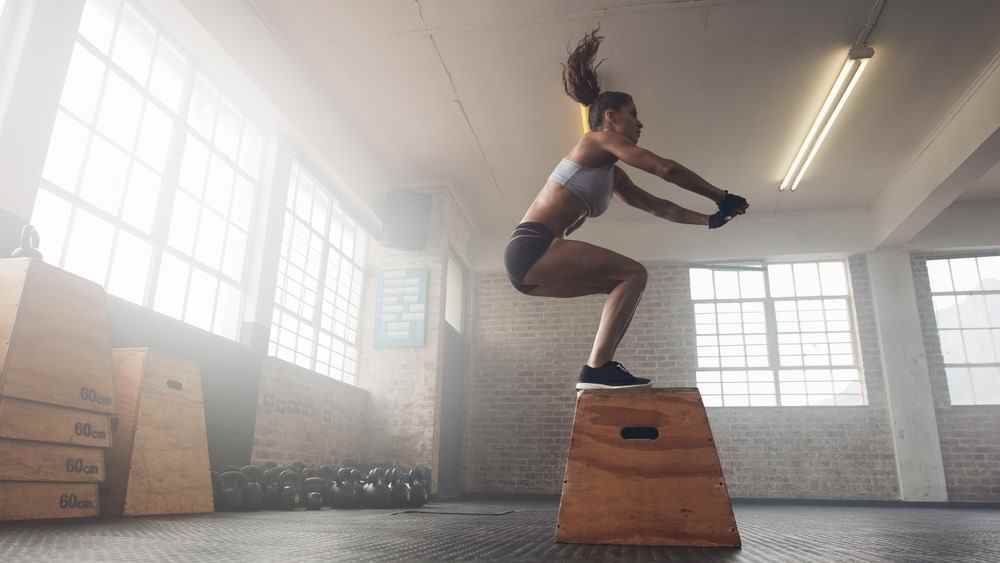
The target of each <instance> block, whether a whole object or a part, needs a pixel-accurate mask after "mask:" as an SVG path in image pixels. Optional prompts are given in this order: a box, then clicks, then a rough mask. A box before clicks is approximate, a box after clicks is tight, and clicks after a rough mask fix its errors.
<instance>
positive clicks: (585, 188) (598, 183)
mask: <svg viewBox="0 0 1000 563" xmlns="http://www.w3.org/2000/svg"><path fill="white" fill-rule="evenodd" d="M549 178H550V179H552V180H555V181H556V182H559V183H560V184H562V185H563V186H566V189H567V190H569V191H570V193H572V194H573V195H575V196H577V197H579V198H580V199H581V200H583V203H584V204H586V206H587V215H588V216H590V217H597V216H599V215H601V214H602V213H604V212H605V211H607V209H608V204H610V203H611V193H612V191H613V190H614V185H615V165H614V164H609V165H607V166H603V167H601V168H584V167H582V166H580V165H579V164H578V163H576V162H574V161H572V160H569V159H567V158H564V159H562V161H560V162H559V164H557V165H556V169H555V170H553V171H552V174H550V175H549Z"/></svg>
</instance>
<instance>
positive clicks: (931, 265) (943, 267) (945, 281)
mask: <svg viewBox="0 0 1000 563" xmlns="http://www.w3.org/2000/svg"><path fill="white" fill-rule="evenodd" d="M927 277H928V278H929V279H930V283H931V291H934V292H939V291H953V289H954V288H953V286H952V283H951V268H949V267H948V261H947V260H928V261H927Z"/></svg>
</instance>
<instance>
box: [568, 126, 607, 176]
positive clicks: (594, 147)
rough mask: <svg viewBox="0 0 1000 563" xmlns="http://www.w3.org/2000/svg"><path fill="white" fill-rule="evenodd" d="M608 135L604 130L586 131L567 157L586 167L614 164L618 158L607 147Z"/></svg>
mask: <svg viewBox="0 0 1000 563" xmlns="http://www.w3.org/2000/svg"><path fill="white" fill-rule="evenodd" d="M606 136H607V133H606V132H604V131H588V132H586V133H584V135H583V137H580V140H579V141H578V142H577V143H576V146H574V147H573V150H571V151H570V152H569V155H567V156H566V158H567V159H569V160H572V161H574V162H577V163H579V165H580V166H582V167H584V168H604V167H606V166H610V165H612V164H614V163H615V162H616V161H617V160H618V159H616V158H615V157H614V155H612V154H611V153H610V152H608V150H607V149H606V148H605V143H606V138H607V137H606Z"/></svg>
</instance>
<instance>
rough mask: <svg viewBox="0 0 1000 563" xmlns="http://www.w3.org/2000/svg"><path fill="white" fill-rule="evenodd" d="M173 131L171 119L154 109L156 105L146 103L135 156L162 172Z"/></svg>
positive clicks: (156, 108) (159, 110)
mask: <svg viewBox="0 0 1000 563" xmlns="http://www.w3.org/2000/svg"><path fill="white" fill-rule="evenodd" d="M173 131H174V122H173V119H171V117H170V116H169V115H168V114H167V113H165V112H164V111H162V110H161V109H160V108H158V107H156V104H151V103H149V102H147V103H146V110H145V112H144V113H143V116H142V128H141V130H140V132H139V144H138V146H137V147H136V154H138V155H139V158H141V159H143V160H144V161H146V163H147V164H149V165H150V166H152V167H153V168H155V169H156V170H158V171H160V172H162V171H163V168H164V166H166V163H167V151H168V150H169V149H170V140H171V137H172V135H173Z"/></svg>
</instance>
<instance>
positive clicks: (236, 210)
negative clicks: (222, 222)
mask: <svg viewBox="0 0 1000 563" xmlns="http://www.w3.org/2000/svg"><path fill="white" fill-rule="evenodd" d="M253 200H254V185H253V184H251V183H250V181H249V180H247V179H246V178H245V177H244V176H243V175H242V174H237V175H236V186H235V189H234V191H233V207H232V210H230V216H229V220H230V221H233V222H234V223H236V224H237V225H239V226H240V227H242V228H243V229H244V230H250V220H251V214H252V213H253Z"/></svg>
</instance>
